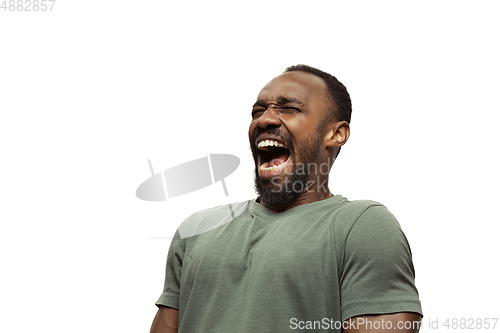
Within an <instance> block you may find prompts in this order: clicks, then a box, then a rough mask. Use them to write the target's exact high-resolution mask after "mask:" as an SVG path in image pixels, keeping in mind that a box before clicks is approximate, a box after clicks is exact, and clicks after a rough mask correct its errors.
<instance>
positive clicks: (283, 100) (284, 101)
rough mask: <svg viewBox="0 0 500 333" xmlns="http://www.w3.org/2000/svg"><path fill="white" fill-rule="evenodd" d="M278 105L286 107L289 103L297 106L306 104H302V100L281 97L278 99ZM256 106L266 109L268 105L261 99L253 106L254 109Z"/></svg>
mask: <svg viewBox="0 0 500 333" xmlns="http://www.w3.org/2000/svg"><path fill="white" fill-rule="evenodd" d="M276 103H278V104H279V105H284V104H287V103H296V104H300V105H304V103H302V101H301V100H299V99H297V98H293V97H287V96H279V97H278V98H277V99H276ZM256 106H261V107H266V106H267V103H266V102H265V101H264V100H263V99H259V100H258V101H257V102H255V104H254V105H253V107H256Z"/></svg>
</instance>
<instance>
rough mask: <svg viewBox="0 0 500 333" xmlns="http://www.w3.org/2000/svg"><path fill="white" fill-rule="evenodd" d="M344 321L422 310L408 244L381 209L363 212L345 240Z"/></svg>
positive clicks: (342, 304)
mask: <svg viewBox="0 0 500 333" xmlns="http://www.w3.org/2000/svg"><path fill="white" fill-rule="evenodd" d="M340 270H341V271H340V272H339V273H340V275H339V279H340V297H341V312H342V320H346V319H348V318H351V317H354V316H359V315H368V314H388V313H397V312H416V313H419V314H421V315H422V309H421V305H420V301H419V298H418V291H417V288H416V286H415V270H414V268H413V263H412V255H411V250H410V246H409V244H408V241H407V239H406V237H405V235H404V233H403V231H402V230H401V227H400V225H399V223H398V221H397V220H396V218H395V217H394V216H393V215H392V214H391V213H390V212H389V211H388V210H387V208H385V207H384V206H382V205H374V206H370V207H369V208H367V209H366V210H364V211H363V212H362V213H361V215H359V217H358V218H357V220H356V221H355V222H354V224H353V225H352V227H351V229H350V230H349V232H348V234H347V237H346V239H345V246H344V253H343V258H342V264H341V268H340Z"/></svg>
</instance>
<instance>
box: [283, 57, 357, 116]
mask: <svg viewBox="0 0 500 333" xmlns="http://www.w3.org/2000/svg"><path fill="white" fill-rule="evenodd" d="M297 71H301V72H307V73H311V74H313V75H316V76H318V77H320V78H322V79H323V80H324V81H325V83H326V86H327V87H328V93H329V94H330V97H331V99H332V102H333V107H332V110H331V113H330V114H329V115H327V116H326V119H327V121H331V120H333V119H335V118H337V119H338V120H339V121H347V123H350V122H351V113H352V105H351V97H350V96H349V93H348V92H347V89H346V87H345V86H344V85H343V84H342V83H341V82H340V81H339V80H337V78H336V77H335V76H333V75H330V74H328V73H326V72H323V71H322V70H319V69H317V68H314V67H311V66H308V65H302V64H300V65H295V66H290V67H288V68H287V69H285V71H284V73H288V72H297Z"/></svg>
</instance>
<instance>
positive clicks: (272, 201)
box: [252, 128, 323, 210]
mask: <svg viewBox="0 0 500 333" xmlns="http://www.w3.org/2000/svg"><path fill="white" fill-rule="evenodd" d="M267 133H270V134H274V135H277V136H278V137H280V138H281V139H282V140H283V141H284V142H285V144H286V146H287V147H288V149H289V150H290V157H289V159H290V160H291V162H292V163H293V170H292V172H291V173H290V174H288V176H287V177H286V179H285V182H284V185H281V184H275V183H273V181H272V180H271V181H270V183H271V186H266V187H265V188H264V186H263V185H262V179H261V178H260V177H259V165H258V163H257V160H258V159H257V155H256V152H255V150H254V149H255V148H252V151H253V153H254V160H255V178H254V180H255V191H256V192H257V194H258V195H259V198H260V203H261V204H262V205H264V206H266V207H267V208H269V209H278V210H279V209H280V208H286V207H288V206H290V205H291V204H292V203H293V202H294V201H295V199H297V197H298V196H299V195H300V193H302V191H303V190H304V189H306V184H307V182H308V180H309V168H308V167H305V166H307V165H308V164H307V163H308V161H309V162H311V161H316V160H317V158H318V155H319V144H320V141H321V135H322V133H323V128H319V132H317V136H316V138H314V139H313V140H312V142H311V143H310V145H309V146H304V147H302V148H301V149H300V152H299V153H300V156H302V158H301V165H302V168H300V169H299V168H298V165H297V163H296V159H295V156H296V155H295V147H294V145H293V142H292V141H291V140H290V139H288V138H285V137H284V136H283V135H281V133H279V131H275V132H274V133H272V132H269V131H268V132H267ZM260 134H261V133H257V135H256V136H255V137H257V136H258V135H260ZM297 171H299V172H297ZM297 189H300V191H299V190H297Z"/></svg>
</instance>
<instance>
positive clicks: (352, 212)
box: [333, 200, 394, 234]
mask: <svg viewBox="0 0 500 333" xmlns="http://www.w3.org/2000/svg"><path fill="white" fill-rule="evenodd" d="M364 219H369V220H373V221H374V223H377V222H378V221H381V220H384V219H390V220H392V219H394V216H393V215H392V214H391V213H390V212H389V210H388V209H387V208H386V207H385V206H384V205H383V204H381V203H380V202H377V201H373V200H355V201H349V200H345V201H344V202H343V203H342V205H341V206H340V207H339V208H338V209H336V210H335V212H334V214H333V224H334V229H336V231H338V232H341V233H346V234H347V233H349V231H350V230H351V229H352V227H353V226H354V225H355V224H357V223H359V222H358V221H359V220H364Z"/></svg>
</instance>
